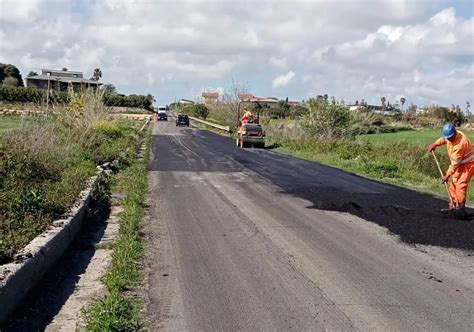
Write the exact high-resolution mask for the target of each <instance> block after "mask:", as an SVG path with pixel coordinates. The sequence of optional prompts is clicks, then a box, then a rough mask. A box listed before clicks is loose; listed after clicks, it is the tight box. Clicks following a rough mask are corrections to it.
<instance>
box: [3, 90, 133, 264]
mask: <svg viewBox="0 0 474 332" xmlns="http://www.w3.org/2000/svg"><path fill="white" fill-rule="evenodd" d="M68 100H69V102H68V103H67V104H66V105H65V107H58V108H57V109H56V112H55V113H54V114H51V115H50V116H49V117H48V118H43V117H37V118H35V119H34V120H31V121H27V122H23V123H22V124H21V125H20V126H18V127H17V128H14V129H11V130H8V131H6V132H3V133H2V134H1V135H0V264H1V263H5V262H8V261H10V260H11V259H12V257H13V255H14V254H15V253H16V252H17V251H18V250H19V249H21V248H22V247H24V246H25V245H26V244H28V243H29V242H30V241H31V240H32V239H33V238H34V237H36V236H37V235H38V234H40V233H41V232H43V231H44V230H45V229H46V228H47V227H48V226H49V225H50V223H51V222H52V221H53V220H54V219H56V218H59V217H60V216H61V215H63V214H64V213H65V212H67V210H68V209H69V208H70V207H71V206H72V204H73V203H74V202H75V201H76V199H77V197H78V194H79V193H80V191H82V190H83V189H84V188H85V187H86V182H87V180H88V179H89V178H90V177H91V176H92V175H95V174H96V166H97V165H98V164H101V163H104V162H107V161H112V160H115V159H117V160H119V164H120V165H127V164H129V163H130V162H131V160H132V159H133V158H134V156H135V154H136V151H137V149H138V147H139V144H140V141H141V139H142V138H141V136H140V133H139V131H138V130H137V129H136V128H134V127H133V125H132V123H130V122H123V121H113V120H111V119H110V117H109V115H108V112H107V109H106V107H105V105H104V102H103V93H102V92H101V91H93V90H86V91H83V92H81V93H74V92H72V91H70V92H69V95H68Z"/></svg>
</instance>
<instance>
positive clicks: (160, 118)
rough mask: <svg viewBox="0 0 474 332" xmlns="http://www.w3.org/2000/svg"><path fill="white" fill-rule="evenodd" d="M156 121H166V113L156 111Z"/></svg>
mask: <svg viewBox="0 0 474 332" xmlns="http://www.w3.org/2000/svg"><path fill="white" fill-rule="evenodd" d="M158 121H168V114H166V112H158Z"/></svg>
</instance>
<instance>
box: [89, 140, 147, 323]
mask: <svg viewBox="0 0 474 332" xmlns="http://www.w3.org/2000/svg"><path fill="white" fill-rule="evenodd" d="M150 138H151V136H150V135H147V136H146V145H147V149H146V151H147V152H146V155H145V158H144V159H143V160H135V161H134V162H133V163H132V164H131V165H130V166H129V167H128V168H126V169H125V170H124V171H123V172H121V173H119V174H118V175H117V179H116V181H115V183H114V184H113V187H112V191H113V192H121V193H124V194H125V198H124V199H123V201H122V202H121V204H122V207H123V211H122V213H121V214H120V233H119V237H118V239H117V241H116V243H115V245H114V251H113V254H112V266H111V268H110V270H109V271H108V272H107V273H106V274H105V276H104V277H103V279H102V280H103V282H104V284H105V285H106V287H107V294H106V295H105V296H104V297H103V298H102V299H100V300H98V301H97V302H95V303H93V304H92V305H91V306H90V307H89V308H87V309H86V311H85V316H86V320H87V330H89V331H136V330H140V329H141V328H142V327H143V323H142V321H141V319H140V310H141V307H142V303H141V302H140V301H139V300H138V299H136V298H134V297H133V296H132V294H131V293H132V292H133V290H134V288H136V287H137V286H138V285H139V284H140V282H141V281H142V273H141V271H140V270H141V259H142V258H143V244H142V235H141V230H142V227H143V217H144V212H145V211H144V201H145V195H146V192H147V163H148V160H149V150H150V149H149V145H150Z"/></svg>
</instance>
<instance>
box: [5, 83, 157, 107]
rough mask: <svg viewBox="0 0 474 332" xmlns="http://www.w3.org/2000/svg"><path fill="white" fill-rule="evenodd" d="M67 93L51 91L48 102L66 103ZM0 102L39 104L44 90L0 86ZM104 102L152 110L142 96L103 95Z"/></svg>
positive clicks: (44, 98) (43, 99) (149, 103)
mask: <svg viewBox="0 0 474 332" xmlns="http://www.w3.org/2000/svg"><path fill="white" fill-rule="evenodd" d="M68 100H69V97H68V93H67V92H65V91H55V90H53V91H51V93H50V101H51V102H58V103H66V102H68ZM0 101H5V102H10V103H39V102H41V101H46V90H42V89H36V88H26V87H14V86H0ZM104 102H105V104H106V105H107V106H119V107H137V108H145V109H148V110H153V106H152V104H151V101H150V100H149V99H148V98H147V97H146V96H142V95H130V96H125V95H120V94H105V95H104Z"/></svg>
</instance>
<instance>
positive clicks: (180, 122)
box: [176, 114, 189, 127]
mask: <svg viewBox="0 0 474 332" xmlns="http://www.w3.org/2000/svg"><path fill="white" fill-rule="evenodd" d="M176 126H188V127H189V117H188V116H187V115H186V114H180V115H178V117H177V118H176Z"/></svg>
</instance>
